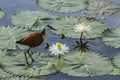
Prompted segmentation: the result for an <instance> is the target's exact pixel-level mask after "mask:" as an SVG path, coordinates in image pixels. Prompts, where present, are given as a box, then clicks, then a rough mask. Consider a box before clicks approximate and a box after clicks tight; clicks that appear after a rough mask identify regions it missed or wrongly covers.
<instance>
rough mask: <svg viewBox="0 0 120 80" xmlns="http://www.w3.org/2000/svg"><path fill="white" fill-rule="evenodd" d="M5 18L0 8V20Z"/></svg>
mask: <svg viewBox="0 0 120 80" xmlns="http://www.w3.org/2000/svg"><path fill="white" fill-rule="evenodd" d="M4 16H5V13H4V12H3V10H2V9H1V8H0V18H3V17H4Z"/></svg>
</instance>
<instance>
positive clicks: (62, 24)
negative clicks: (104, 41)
mask: <svg viewBox="0 0 120 80" xmlns="http://www.w3.org/2000/svg"><path fill="white" fill-rule="evenodd" d="M82 22H85V24H86V25H88V26H90V28H91V30H89V31H86V32H84V33H83V36H85V37H86V38H95V37H101V34H102V32H103V31H104V30H105V29H106V28H107V27H106V25H105V24H103V23H101V22H98V21H96V20H95V19H93V18H87V17H79V16H76V17H61V18H59V19H57V20H55V21H54V22H52V24H51V25H52V26H53V27H54V28H56V29H57V31H55V33H56V34H64V35H65V36H66V37H69V38H80V33H76V32H75V30H74V26H75V25H76V24H80V23H82Z"/></svg>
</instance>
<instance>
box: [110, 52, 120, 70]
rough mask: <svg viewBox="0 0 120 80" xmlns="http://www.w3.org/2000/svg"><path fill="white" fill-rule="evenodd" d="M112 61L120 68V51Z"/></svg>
mask: <svg viewBox="0 0 120 80" xmlns="http://www.w3.org/2000/svg"><path fill="white" fill-rule="evenodd" d="M112 62H113V64H114V65H115V67H117V68H118V69H120V64H119V63H120V52H119V53H118V54H117V55H115V56H114V57H113V59H112Z"/></svg>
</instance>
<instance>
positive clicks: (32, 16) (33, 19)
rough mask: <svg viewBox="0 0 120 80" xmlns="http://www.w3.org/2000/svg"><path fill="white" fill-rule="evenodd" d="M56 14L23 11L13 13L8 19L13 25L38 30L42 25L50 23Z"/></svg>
mask: <svg viewBox="0 0 120 80" xmlns="http://www.w3.org/2000/svg"><path fill="white" fill-rule="evenodd" d="M56 18H58V17H56V16H53V15H50V14H48V13H44V12H40V11H23V12H19V13H16V14H14V15H13V16H12V17H11V18H10V19H11V22H12V23H13V24H14V25H18V26H22V27H25V28H28V29H32V30H40V29H42V28H43V26H44V25H46V24H50V23H51V22H52V21H53V20H55V19H56Z"/></svg>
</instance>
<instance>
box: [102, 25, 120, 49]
mask: <svg viewBox="0 0 120 80" xmlns="http://www.w3.org/2000/svg"><path fill="white" fill-rule="evenodd" d="M102 41H103V42H104V43H105V44H106V45H108V46H112V47H115V48H120V27H117V28H115V29H111V30H109V29H108V30H106V31H105V32H104V34H103V37H102Z"/></svg>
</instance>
